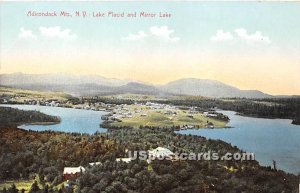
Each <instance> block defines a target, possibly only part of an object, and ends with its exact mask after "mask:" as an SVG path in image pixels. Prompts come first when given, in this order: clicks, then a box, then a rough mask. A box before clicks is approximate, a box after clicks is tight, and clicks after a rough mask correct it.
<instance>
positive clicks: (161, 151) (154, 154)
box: [147, 147, 175, 163]
mask: <svg viewBox="0 0 300 193" xmlns="http://www.w3.org/2000/svg"><path fill="white" fill-rule="evenodd" d="M155 159H158V160H175V154H174V153H173V152H172V151H171V150H169V149H167V148H164V147H158V148H156V149H153V150H148V160H147V162H148V163H150V162H151V160H155Z"/></svg>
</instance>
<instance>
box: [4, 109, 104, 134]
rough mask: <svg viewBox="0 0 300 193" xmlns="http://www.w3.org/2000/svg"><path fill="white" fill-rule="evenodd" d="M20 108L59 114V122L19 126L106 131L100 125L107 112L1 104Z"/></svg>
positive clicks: (59, 129)
mask: <svg viewBox="0 0 300 193" xmlns="http://www.w3.org/2000/svg"><path fill="white" fill-rule="evenodd" d="M1 106H8V107H13V108H18V109H22V110H37V111H40V112H42V113H45V114H48V115H53V116H59V117H60V118H61V122H60V123H58V124H54V125H21V126H19V128H22V129H26V130H29V129H31V130H35V131H45V130H53V131H64V132H77V133H89V134H93V133H95V132H96V131H98V132H106V131H107V130H106V129H104V128H101V127H100V123H102V120H101V116H102V115H104V114H106V113H107V112H103V111H92V110H82V109H72V108H61V107H48V106H37V105H1Z"/></svg>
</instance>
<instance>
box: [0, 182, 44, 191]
mask: <svg viewBox="0 0 300 193" xmlns="http://www.w3.org/2000/svg"><path fill="white" fill-rule="evenodd" d="M33 183H34V180H20V181H6V182H4V183H0V190H3V189H4V188H6V189H8V188H10V187H11V186H12V185H13V184H15V186H16V188H17V189H18V190H22V189H24V190H25V192H29V190H30V188H31V185H32V184H33ZM40 188H41V187H40Z"/></svg>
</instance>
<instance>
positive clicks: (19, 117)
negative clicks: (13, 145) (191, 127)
mask: <svg viewBox="0 0 300 193" xmlns="http://www.w3.org/2000/svg"><path fill="white" fill-rule="evenodd" d="M0 115H1V116H0V127H5V126H17V125H21V124H24V123H41V124H42V123H58V122H60V118H59V117H55V116H50V115H46V114H44V113H41V112H38V111H24V110H19V109H15V108H10V107H0Z"/></svg>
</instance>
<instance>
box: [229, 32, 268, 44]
mask: <svg viewBox="0 0 300 193" xmlns="http://www.w3.org/2000/svg"><path fill="white" fill-rule="evenodd" d="M234 31H235V33H236V34H237V36H238V37H239V38H240V39H242V40H245V41H247V42H248V43H256V42H261V43H267V44H269V43H271V40H270V38H269V37H268V36H263V35H262V34H261V32H260V31H256V32H255V33H254V34H248V32H247V30H245V29H243V28H239V29H236V30H234Z"/></svg>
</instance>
